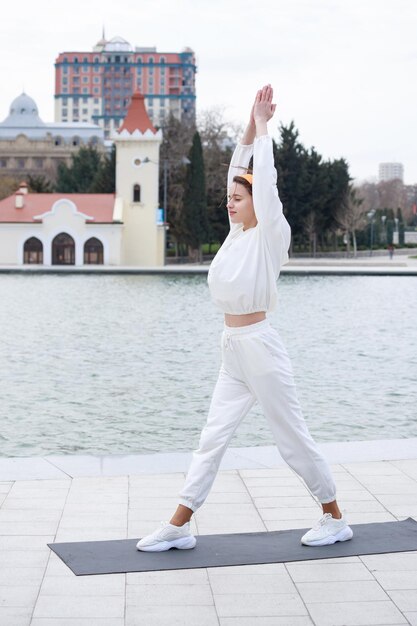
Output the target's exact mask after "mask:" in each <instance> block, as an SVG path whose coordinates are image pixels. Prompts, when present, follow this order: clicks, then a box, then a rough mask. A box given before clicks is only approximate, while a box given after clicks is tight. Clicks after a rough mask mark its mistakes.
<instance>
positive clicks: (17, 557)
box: [0, 439, 417, 626]
mask: <svg viewBox="0 0 417 626" xmlns="http://www.w3.org/2000/svg"><path fill="white" fill-rule="evenodd" d="M320 447H321V449H322V450H323V452H324V454H325V455H326V457H327V458H328V460H329V462H330V463H331V467H332V469H333V472H334V475H335V479H336V483H337V486H338V501H339V504H340V506H341V508H342V510H344V511H345V513H346V515H347V518H348V520H349V522H350V523H352V524H355V523H362V522H383V521H389V520H391V521H392V520H396V519H398V520H401V519H406V518H407V517H414V518H416V519H417V439H400V440H392V441H388V440H382V441H375V442H351V443H326V444H321V445H320ZM189 461H190V454H182V453H181V454H176V453H172V454H170V453H167V454H161V455H142V456H136V457H135V456H108V457H100V458H98V457H77V456H68V457H45V458H35V459H30V458H28V459H25V458H20V459H19V458H16V459H0V480H1V482H0V503H1V506H0V577H1V582H0V624H1V625H4V626H29V625H31V626H168V625H169V626H172V625H178V626H281V625H282V626H307V625H311V624H315V625H317V626H339V625H340V626H342V625H345V626H348V625H351V626H353V625H358V626H359V625H363V626H365V625H371V624H372V625H381V626H382V625H385V626H389V625H391V626H394V625H397V624H398V625H399V624H415V625H417V552H406V553H396V554H380V555H370V556H358V557H349V558H337V559H326V560H315V561H300V562H294V563H278V564H268V565H247V566H238V567H221V568H220V567H219V568H206V569H190V570H172V571H162V572H143V573H132V574H116V575H104V576H103V575H102V576H84V577H76V576H74V575H73V574H72V572H71V570H69V569H68V568H67V567H66V566H65V565H64V564H63V563H62V561H61V560H60V559H59V558H58V557H57V556H56V555H55V554H54V553H53V552H51V551H50V550H49V548H48V547H47V546H46V543H47V542H53V541H76V540H98V539H120V538H138V537H142V536H143V535H145V534H147V533H149V532H151V531H153V530H154V529H155V527H156V526H157V525H159V521H160V520H164V519H169V517H170V516H171V514H172V512H173V511H174V510H175V507H176V502H177V492H178V491H179V489H180V488H181V486H182V484H183V481H184V476H185V473H184V472H185V471H186V469H187V467H188V464H189ZM320 514H321V509H320V507H319V506H318V505H317V503H316V502H315V500H314V499H313V497H312V496H311V494H310V493H309V491H308V490H307V488H306V486H305V484H304V483H303V481H302V480H301V479H300V478H298V476H297V475H295V474H294V473H293V472H292V471H291V470H290V469H289V468H288V467H287V466H286V465H285V463H284V462H283V461H282V459H281V458H280V456H279V454H278V452H277V450H276V448H275V447H274V446H267V447H257V448H234V449H233V448H232V449H229V450H228V451H227V452H226V455H225V457H224V459H223V462H222V465H221V468H220V472H219V473H218V475H217V477H216V480H215V483H214V486H213V488H212V490H211V492H210V494H209V496H208V498H207V500H206V502H205V503H204V505H203V506H202V507H201V508H200V509H199V510H198V511H197V512H196V514H195V515H194V516H193V518H192V529H193V532H194V533H195V534H197V535H198V534H211V533H236V532H257V531H270V530H280V529H287V528H306V527H309V526H311V525H312V524H313V523H314V522H315V521H316V519H318V517H319V516H320Z"/></svg>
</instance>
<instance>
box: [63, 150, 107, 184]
mask: <svg viewBox="0 0 417 626" xmlns="http://www.w3.org/2000/svg"><path fill="white" fill-rule="evenodd" d="M101 162H102V160H101V155H100V153H99V152H98V150H97V148H96V147H95V146H81V147H80V149H79V150H78V152H77V153H76V154H73V155H72V156H71V165H69V166H68V165H67V164H66V163H60V164H59V165H58V170H57V181H56V184H55V188H56V191H57V192H59V193H91V189H92V188H93V183H94V179H95V177H96V176H97V173H98V172H99V171H100V169H101Z"/></svg>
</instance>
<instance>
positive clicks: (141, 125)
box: [118, 91, 157, 133]
mask: <svg viewBox="0 0 417 626" xmlns="http://www.w3.org/2000/svg"><path fill="white" fill-rule="evenodd" d="M148 129H149V130H151V131H152V132H153V133H156V132H157V131H156V128H154V126H152V122H151V120H150V119H149V115H148V114H147V112H146V109H145V97H144V96H143V94H141V93H140V91H135V93H134V94H133V96H132V100H131V102H130V105H129V108H128V110H127V113H126V117H125V119H124V120H123V124H122V125H121V126H120V128H119V130H118V132H119V133H120V132H121V131H122V130H127V131H128V132H129V133H133V132H134V131H135V130H140V132H141V133H144V132H145V131H146V130H148Z"/></svg>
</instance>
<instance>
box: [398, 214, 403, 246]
mask: <svg viewBox="0 0 417 626" xmlns="http://www.w3.org/2000/svg"><path fill="white" fill-rule="evenodd" d="M397 220H398V244H399V245H400V246H403V245H404V244H405V224H404V219H403V213H402V211H401V207H398V208H397Z"/></svg>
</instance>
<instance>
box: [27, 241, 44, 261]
mask: <svg viewBox="0 0 417 626" xmlns="http://www.w3.org/2000/svg"><path fill="white" fill-rule="evenodd" d="M23 263H38V264H39V263H43V245H42V241H40V240H39V239H38V238H37V237H30V239H27V240H26V241H25V243H24V246H23Z"/></svg>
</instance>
